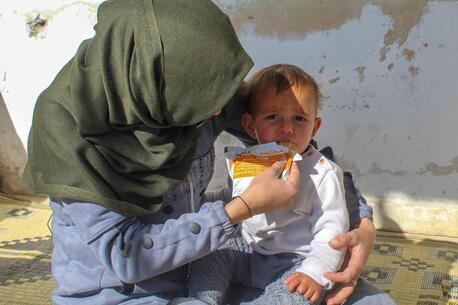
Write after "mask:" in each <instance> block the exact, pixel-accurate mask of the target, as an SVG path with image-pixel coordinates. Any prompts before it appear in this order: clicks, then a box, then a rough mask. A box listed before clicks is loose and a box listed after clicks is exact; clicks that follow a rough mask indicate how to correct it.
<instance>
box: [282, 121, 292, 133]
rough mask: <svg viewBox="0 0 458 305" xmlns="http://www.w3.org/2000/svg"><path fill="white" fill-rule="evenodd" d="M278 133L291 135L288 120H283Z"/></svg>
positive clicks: (290, 126) (290, 124) (290, 125)
mask: <svg viewBox="0 0 458 305" xmlns="http://www.w3.org/2000/svg"><path fill="white" fill-rule="evenodd" d="M280 131H281V132H282V133H293V131H294V129H293V123H292V122H290V121H289V120H284V121H283V122H282V124H281V127H280Z"/></svg>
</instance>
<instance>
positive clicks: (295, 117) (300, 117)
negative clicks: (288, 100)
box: [294, 115, 307, 122]
mask: <svg viewBox="0 0 458 305" xmlns="http://www.w3.org/2000/svg"><path fill="white" fill-rule="evenodd" d="M294 119H295V120H296V121H299V122H305V121H307V120H306V118H305V117H304V116H302V115H295V116H294Z"/></svg>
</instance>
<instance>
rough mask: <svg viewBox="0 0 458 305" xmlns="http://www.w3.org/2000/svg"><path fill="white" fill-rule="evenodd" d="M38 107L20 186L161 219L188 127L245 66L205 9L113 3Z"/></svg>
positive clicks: (213, 9) (188, 145)
mask: <svg viewBox="0 0 458 305" xmlns="http://www.w3.org/2000/svg"><path fill="white" fill-rule="evenodd" d="M97 17H98V23H97V25H96V27H95V30H96V34H95V36H94V37H93V38H91V39H88V40H85V41H84V42H83V43H82V44H81V45H80V47H79V48H78V51H77V53H76V55H75V56H74V57H73V58H72V59H71V60H70V61H69V62H68V63H67V64H66V65H65V66H64V68H63V69H62V70H61V71H60V72H59V73H58V75H57V76H56V78H55V79H54V81H53V82H52V84H51V85H50V86H49V87H48V88H47V89H46V90H45V91H44V92H43V93H41V95H40V96H39V98H38V101H37V103H36V105H35V110H34V116H33V123H32V128H31V131H30V135H29V140H28V158H29V159H28V163H27V166H26V169H25V172H24V176H23V182H24V184H25V185H27V186H28V187H30V188H32V189H33V190H34V191H35V192H36V193H42V194H47V195H49V196H51V197H54V198H61V199H72V200H81V201H91V202H95V203H97V204H100V205H103V206H105V207H107V208H109V209H110V210H114V211H117V212H119V213H121V214H123V215H126V216H139V215H146V214H151V213H155V212H156V211H158V210H159V208H160V206H161V202H162V196H163V195H164V193H165V192H167V191H168V190H169V189H171V188H172V187H174V186H176V185H177V184H179V183H180V182H181V181H182V180H183V179H184V177H185V176H186V175H187V173H188V171H189V169H190V166H191V163H192V160H193V156H194V152H195V146H196V135H197V128H196V125H197V124H198V123H199V122H201V121H203V120H206V119H208V118H209V117H211V115H212V113H214V112H216V111H218V110H219V109H221V108H223V107H224V106H225V105H226V103H227V102H228V101H229V100H230V99H231V98H232V96H233V95H234V94H235V92H236V91H237V89H238V87H239V85H240V83H241V82H242V81H243V78H244V77H245V75H246V74H247V73H248V71H249V69H250V68H251V66H252V61H251V59H250V58H249V56H248V55H247V54H246V53H245V51H244V50H243V48H242V47H241V45H240V43H239V41H238V39H237V36H236V34H235V32H234V29H233V27H232V25H231V23H230V21H229V19H228V17H227V16H226V15H225V14H224V13H223V12H221V11H220V10H219V9H218V7H217V6H216V5H215V4H213V3H212V2H211V1H210V0H192V1H189V0H112V1H107V2H104V3H102V4H101V5H100V7H99V9H98V12H97Z"/></svg>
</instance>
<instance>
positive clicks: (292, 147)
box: [277, 141, 297, 155]
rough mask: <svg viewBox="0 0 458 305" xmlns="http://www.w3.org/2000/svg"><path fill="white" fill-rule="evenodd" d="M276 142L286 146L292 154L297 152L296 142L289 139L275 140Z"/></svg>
mask: <svg viewBox="0 0 458 305" xmlns="http://www.w3.org/2000/svg"><path fill="white" fill-rule="evenodd" d="M277 144H279V145H282V146H285V147H287V148H288V150H289V152H290V153H291V154H292V155H294V154H296V153H297V148H296V144H294V143H292V142H289V141H277Z"/></svg>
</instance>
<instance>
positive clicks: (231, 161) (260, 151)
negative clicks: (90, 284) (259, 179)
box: [225, 142, 302, 196]
mask: <svg viewBox="0 0 458 305" xmlns="http://www.w3.org/2000/svg"><path fill="white" fill-rule="evenodd" d="M225 154H226V162H227V166H228V171H229V175H230V176H231V178H232V182H233V183H232V186H233V187H232V196H238V195H240V194H241V193H243V191H245V189H246V188H247V187H248V186H249V185H250V182H251V180H253V178H254V177H256V176H257V175H259V174H260V173H262V172H263V171H264V170H265V169H266V168H268V167H270V166H272V164H274V163H275V162H277V161H283V160H284V161H286V164H285V168H284V170H283V173H282V175H281V178H282V179H285V180H286V179H287V178H288V174H289V170H290V168H291V165H292V162H293V161H297V160H301V159H302V157H301V156H300V155H299V154H296V153H293V152H292V151H291V150H290V149H289V148H288V147H287V146H286V145H283V143H282V145H279V144H277V143H275V142H272V143H266V144H259V145H255V146H251V147H247V148H243V147H235V146H230V147H226V149H225Z"/></svg>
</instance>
